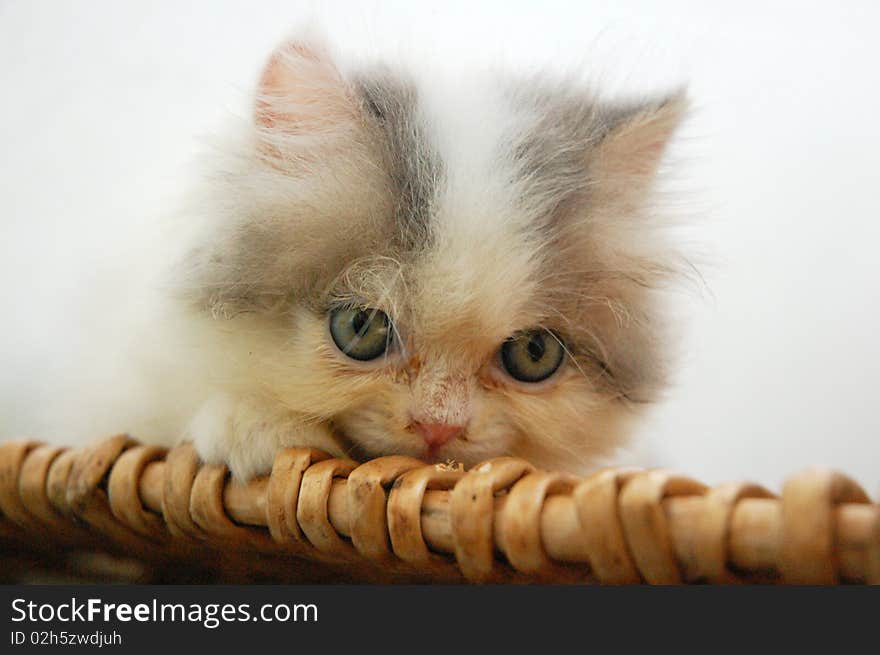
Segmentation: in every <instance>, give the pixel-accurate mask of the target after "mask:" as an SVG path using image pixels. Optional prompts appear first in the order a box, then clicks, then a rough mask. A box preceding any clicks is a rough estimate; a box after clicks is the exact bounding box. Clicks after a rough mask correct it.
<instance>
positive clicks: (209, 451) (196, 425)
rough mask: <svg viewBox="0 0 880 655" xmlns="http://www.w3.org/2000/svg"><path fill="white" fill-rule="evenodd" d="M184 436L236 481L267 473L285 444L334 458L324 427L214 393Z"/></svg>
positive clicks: (207, 460)
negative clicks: (313, 450) (317, 449)
mask: <svg viewBox="0 0 880 655" xmlns="http://www.w3.org/2000/svg"><path fill="white" fill-rule="evenodd" d="M186 437H187V438H188V439H189V440H190V441H192V443H193V445H194V446H195V449H196V452H197V453H198V455H199V457H201V458H202V460H203V461H205V462H207V463H209V464H225V465H226V466H228V467H229V470H230V472H231V473H232V475H233V477H235V478H236V479H238V480H249V479H250V478H252V477H254V476H256V475H261V474H265V473H269V472H270V471H271V470H272V462H273V461H274V459H275V454H276V453H277V452H278V451H279V450H281V449H282V448H287V447H290V446H311V447H314V448H320V449H322V450H326V451H328V452H330V453H331V454H336V455H339V454H341V453H338V452H335V451H338V447H337V445H336V443H335V440H334V439H333V437H332V435H331V432H330V430H329V428H328V427H326V426H324V425H320V424H318V425H315V424H313V423H309V424H306V423H305V422H303V421H302V420H298V419H297V417H296V416H295V415H292V414H290V413H289V412H283V411H278V410H275V411H272V410H271V409H269V408H267V407H265V406H263V405H262V404H257V403H254V402H251V401H246V400H240V399H235V398H233V397H231V396H228V395H217V396H214V397H212V398H211V399H210V400H208V401H207V402H205V403H204V405H202V407H201V408H200V409H199V411H198V413H197V414H196V415H195V417H194V418H193V419H192V421H191V422H190V424H189V428H188V430H187V434H186Z"/></svg>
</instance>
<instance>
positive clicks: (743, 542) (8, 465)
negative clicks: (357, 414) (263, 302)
mask: <svg viewBox="0 0 880 655" xmlns="http://www.w3.org/2000/svg"><path fill="white" fill-rule="evenodd" d="M4 541H5V542H7V543H17V544H19V545H23V547H24V548H33V549H44V550H49V551H53V552H59V551H65V552H67V551H75V550H91V551H96V550H97V551H105V552H108V553H115V554H122V555H126V556H128V557H133V558H136V559H138V560H141V561H145V562H152V563H161V562H166V563H167V562H176V563H177V564H178V565H184V566H185V565H187V563H192V564H194V565H196V564H197V565H198V566H199V567H202V568H205V569H208V570H213V571H215V572H217V573H218V575H219V576H220V578H221V579H226V578H228V577H229V576H228V575H226V576H224V575H222V574H224V573H226V574H230V573H231V572H234V571H238V572H239V573H241V572H245V573H247V572H255V571H262V572H263V575H264V579H267V580H270V579H271V580H273V581H287V580H295V581H318V580H322V579H330V578H327V577H326V575H325V574H326V572H328V571H329V572H333V573H335V574H336V575H337V577H336V578H335V579H337V580H338V579H340V578H339V577H338V576H342V578H341V579H345V580H349V581H354V580H357V581H369V582H409V581H417V582H426V581H444V582H463V581H469V582H575V583H578V582H601V583H614V584H626V583H652V584H678V583H693V582H709V583H737V582H784V583H805V584H835V583H840V582H853V583H866V582H867V583H880V506H878V505H877V504H876V503H872V502H871V500H870V499H869V498H868V496H867V495H866V494H865V492H864V491H863V490H862V489H861V488H860V487H859V486H858V485H857V484H855V483H854V482H853V481H851V480H850V479H848V478H847V477H845V476H843V475H841V474H839V473H834V472H831V471H825V470H819V469H811V470H808V471H805V472H803V473H801V474H799V475H796V476H794V477H792V478H790V479H789V480H788V481H787V482H786V484H785V485H784V488H783V491H782V494H781V496H776V495H774V494H773V493H771V492H770V491H768V490H766V489H764V488H762V487H760V486H758V485H755V484H749V483H731V484H723V485H719V486H717V487H714V488H709V487H707V486H706V485H703V484H701V483H700V482H697V481H695V480H692V479H690V478H687V477H684V476H680V475H677V474H674V473H671V472H668V471H663V470H640V469H608V470H604V471H601V472H598V473H596V474H594V475H592V476H590V477H587V478H577V477H573V476H570V475H567V474H562V473H554V472H548V471H541V470H536V469H535V468H534V467H533V466H531V465H530V464H529V463H527V462H525V461H523V460H519V459H514V458H498V459H494V460H490V461H488V462H486V463H484V464H481V465H479V466H476V467H474V468H473V469H471V470H470V471H468V472H464V471H461V470H456V469H451V468H449V467H444V466H434V465H426V464H425V463H423V462H420V461H418V460H415V459H411V458H409V457H402V456H391V457H382V458H378V459H375V460H371V461H368V462H366V463H363V464H358V463H356V462H353V461H350V460H347V459H334V458H331V457H329V456H328V455H327V454H325V453H322V452H320V451H317V450H313V449H301V448H292V449H288V450H285V451H282V452H281V453H279V454H278V456H277V457H276V459H275V464H274V467H273V470H272V473H271V475H269V476H268V477H265V478H260V479H256V480H253V481H251V482H249V483H247V484H238V483H233V482H231V481H229V475H228V472H227V470H226V469H225V467H222V466H212V465H203V464H201V463H200V462H199V460H198V457H197V456H196V454H195V452H194V451H193V449H192V447H191V446H190V445H186V444H185V445H182V446H178V447H176V448H173V449H171V450H165V449H162V448H158V447H154V446H146V445H142V444H139V443H137V442H135V441H133V440H131V439H130V438H128V437H126V436H116V437H112V438H110V439H106V440H103V441H100V442H97V443H95V444H93V445H90V446H87V447H83V448H74V449H68V448H63V447H59V446H51V445H45V444H41V443H39V442H34V441H15V442H7V443H4V444H0V555H2V543H4Z"/></svg>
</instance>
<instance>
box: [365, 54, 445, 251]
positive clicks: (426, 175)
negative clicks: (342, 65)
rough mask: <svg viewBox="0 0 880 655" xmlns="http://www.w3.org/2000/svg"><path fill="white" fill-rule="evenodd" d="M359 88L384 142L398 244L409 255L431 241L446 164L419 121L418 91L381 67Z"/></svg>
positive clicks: (367, 75)
mask: <svg viewBox="0 0 880 655" xmlns="http://www.w3.org/2000/svg"><path fill="white" fill-rule="evenodd" d="M356 86H357V88H358V90H359V91H360V93H361V95H362V97H363V101H364V106H365V108H366V109H367V111H368V112H369V114H370V116H371V117H372V118H373V119H374V120H375V121H376V123H377V125H378V126H379V129H380V131H381V134H382V138H383V140H384V142H385V154H386V161H385V162H384V163H385V166H386V167H387V169H388V172H389V174H390V176H391V179H392V181H393V183H394V185H395V191H396V195H397V207H396V211H395V220H396V223H397V228H398V229H397V233H398V234H397V236H398V238H399V245H400V247H401V249H402V250H403V251H405V252H409V251H412V250H417V249H420V248H422V247H424V246H425V245H426V244H427V242H428V239H429V237H430V229H429V225H430V221H431V209H432V205H433V202H434V196H435V191H436V188H437V185H438V184H439V181H440V178H441V177H442V175H443V163H442V161H441V160H440V157H439V156H438V154H437V152H436V150H435V149H434V147H433V145H432V144H431V142H430V140H429V138H428V135H427V132H426V130H425V127H424V125H423V124H422V122H421V120H420V116H419V112H418V93H417V90H416V88H415V87H414V86H413V85H412V84H410V83H408V82H406V81H403V80H401V79H400V78H399V77H395V76H393V75H392V74H391V73H390V72H388V71H385V70H381V69H380V70H376V71H372V72H370V73H366V74H362V75H360V76H359V77H358V79H357V81H356Z"/></svg>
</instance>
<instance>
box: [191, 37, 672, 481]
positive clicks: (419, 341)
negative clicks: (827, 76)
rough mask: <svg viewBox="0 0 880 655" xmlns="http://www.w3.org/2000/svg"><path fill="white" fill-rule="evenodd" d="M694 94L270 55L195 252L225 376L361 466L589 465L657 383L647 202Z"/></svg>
mask: <svg viewBox="0 0 880 655" xmlns="http://www.w3.org/2000/svg"><path fill="white" fill-rule="evenodd" d="M684 104H685V103H684V100H683V98H682V97H681V95H680V94H675V95H671V96H668V97H665V98H661V99H657V100H654V101H650V102H644V103H633V104H607V103H602V102H599V101H597V100H596V99H595V97H594V96H593V95H591V94H590V93H588V92H587V91H585V90H584V89H582V88H580V87H579V86H578V85H577V84H574V83H569V82H565V81H556V82H550V81H547V79H540V78H530V79H508V78H505V77H503V76H486V77H481V76H476V75H475V76H473V77H472V78H468V79H465V78H457V79H454V80H449V79H446V80H440V79H438V78H432V79H430V80H422V81H420V80H419V79H418V77H417V76H416V75H413V74H412V73H404V72H397V71H394V70H392V69H391V68H387V67H378V66H377V67H363V68H360V69H354V70H346V71H345V72H343V71H342V70H340V68H339V66H338V65H337V64H336V63H334V60H333V57H331V55H330V54H328V52H327V51H326V49H324V48H323V47H321V46H317V45H314V44H308V45H306V44H303V43H293V44H288V45H285V46H284V47H282V48H280V49H279V50H278V51H276V52H275V54H274V55H273V56H272V58H271V59H270V61H269V63H268V64H267V66H266V68H265V70H264V71H263V74H262V77H261V79H260V89H259V94H258V97H257V102H256V107H255V115H254V118H253V121H252V124H251V125H250V126H249V127H248V129H247V130H246V131H245V132H246V133H245V134H244V135H243V136H242V138H241V139H239V140H238V141H237V142H236V143H235V145H234V146H233V147H232V148H231V149H230V153H229V156H228V157H225V158H224V159H223V160H222V163H221V166H220V168H221V169H222V170H221V171H220V172H219V174H218V175H216V176H215V178H214V184H213V186H212V187H211V188H212V193H213V197H212V199H211V200H210V206H209V207H208V210H209V212H210V213H211V214H212V217H213V218H212V222H211V227H210V229H209V230H208V231H207V232H205V234H204V236H203V238H202V240H201V242H200V244H199V246H198V248H196V250H195V251H194V252H193V254H192V255H191V256H190V258H189V262H188V263H189V265H190V271H189V277H188V278H187V280H188V281H189V283H190V284H192V288H194V289H197V290H198V291H197V293H196V298H197V301H198V304H199V306H200V307H201V309H202V310H203V311H205V313H206V314H210V315H211V316H212V320H213V321H214V325H215V327H216V329H217V331H218V333H222V334H224V335H225V339H226V341H225V344H226V345H225V346H224V351H223V354H222V355H221V356H222V357H224V358H226V359H227V360H228V361H229V362H231V363H233V365H234V370H235V373H234V374H232V375H229V374H228V373H224V375H226V376H227V377H226V378H224V380H223V383H224V384H226V385H234V386H238V387H239V389H238V390H239V391H241V392H245V393H254V394H260V395H264V396H267V397H270V398H271V399H273V400H275V401H278V402H280V403H282V404H284V405H287V406H288V407H289V408H290V409H291V410H292V411H294V412H296V413H298V414H300V415H302V416H303V419H304V420H307V421H320V422H326V423H328V424H330V425H332V426H333V429H334V430H335V431H336V434H337V435H338V438H339V439H340V440H341V442H342V443H344V444H345V446H346V447H347V448H349V449H351V452H352V453H353V454H355V455H358V456H375V455H381V454H390V453H403V454H409V455H413V456H417V457H428V458H434V459H441V460H446V459H454V460H456V461H461V462H464V463H466V464H469V465H470V464H473V463H475V462H478V461H480V460H483V459H486V458H489V457H492V456H497V455H502V454H513V455H518V456H523V457H526V458H529V459H531V460H532V461H534V462H535V463H536V464H539V465H544V466H553V467H557V468H568V469H573V470H574V469H583V468H584V467H587V466H589V464H590V463H591V462H592V461H594V460H595V458H596V457H598V456H600V455H605V454H608V453H609V452H610V451H611V450H612V449H614V448H615V447H617V446H619V445H621V441H622V439H623V437H624V435H625V433H626V431H627V429H628V424H629V422H630V419H631V418H632V417H633V416H634V415H636V414H637V413H638V411H637V410H638V409H639V407H640V406H642V405H643V404H644V403H647V402H649V401H650V400H652V399H653V398H655V396H656V394H657V392H658V390H659V389H660V388H661V387H662V384H663V381H664V377H665V368H666V366H665V360H666V355H667V354H668V353H667V344H666V342H665V336H664V329H663V324H662V321H661V320H660V317H659V315H658V311H657V310H658V307H657V306H656V305H657V302H656V300H657V295H658V290H659V288H660V287H662V286H663V283H664V282H665V281H666V280H667V278H668V277H669V276H670V274H671V273H673V271H674V269H675V264H674V262H675V255H674V253H673V252H672V250H671V249H670V248H669V247H668V245H667V244H666V243H665V242H664V240H663V239H662V238H661V236H660V235H659V233H658V229H657V227H658V226H657V225H656V224H655V222H654V221H653V220H652V216H651V205H650V203H649V195H650V193H649V192H650V189H651V186H652V182H653V178H654V176H655V172H656V169H657V166H658V164H659V162H660V159H661V155H662V153H663V150H664V147H665V145H666V142H667V140H668V139H669V137H670V136H671V134H672V133H673V131H674V130H675V128H676V126H677V125H678V123H679V121H680V119H681V116H682V114H683V111H684Z"/></svg>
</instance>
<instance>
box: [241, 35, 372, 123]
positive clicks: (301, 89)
mask: <svg viewBox="0 0 880 655" xmlns="http://www.w3.org/2000/svg"><path fill="white" fill-rule="evenodd" d="M356 113H357V105H356V103H355V101H354V96H353V94H352V92H351V89H350V88H349V85H348V84H347V83H346V81H345V80H344V79H343V77H342V75H341V73H340V72H339V69H338V68H337V67H336V65H335V64H334V63H333V60H332V58H331V57H330V54H329V53H328V52H327V50H326V48H324V47H323V46H322V45H321V44H320V43H318V42H316V41H289V42H287V43H285V44H283V45H282V46H280V47H279V48H277V49H276V50H275V52H274V53H272V56H271V57H270V58H269V61H268V62H267V63H266V66H265V68H264V69H263V72H262V74H261V75H260V82H259V89H258V93H257V102H256V108H255V121H256V123H257V125H258V126H259V127H261V128H264V129H268V130H275V131H282V132H286V133H295V134H309V133H320V132H326V131H333V130H335V129H337V128H338V127H339V126H340V125H341V124H344V123H347V122H350V121H351V120H352V119H353V118H354V117H355V116H356Z"/></svg>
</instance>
